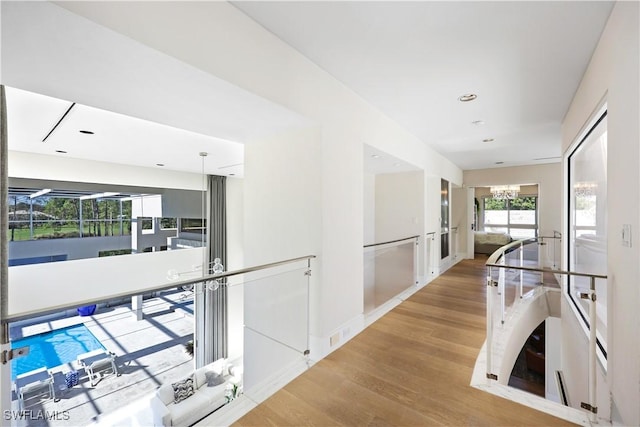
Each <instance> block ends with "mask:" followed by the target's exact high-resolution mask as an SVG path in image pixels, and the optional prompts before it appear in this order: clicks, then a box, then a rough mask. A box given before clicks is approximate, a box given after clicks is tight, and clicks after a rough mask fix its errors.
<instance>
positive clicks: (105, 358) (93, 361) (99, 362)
mask: <svg viewBox="0 0 640 427" xmlns="http://www.w3.org/2000/svg"><path fill="white" fill-rule="evenodd" d="M78 363H79V364H80V366H82V367H84V370H85V372H86V373H87V375H89V380H90V381H91V387H95V386H96V384H98V382H99V381H100V378H101V377H102V376H104V374H106V373H111V374H116V375H117V376H120V373H119V372H118V367H117V366H116V357H115V355H114V354H113V353H110V352H108V351H106V350H103V349H98V350H93V351H90V352H88V353H84V354H81V355H79V356H78ZM109 371H111V372H109ZM94 379H95V380H96V382H95V383H94V382H93V381H94Z"/></svg>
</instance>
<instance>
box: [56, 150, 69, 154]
mask: <svg viewBox="0 0 640 427" xmlns="http://www.w3.org/2000/svg"><path fill="white" fill-rule="evenodd" d="M56 153H60V154H67V152H66V151H64V150H56Z"/></svg>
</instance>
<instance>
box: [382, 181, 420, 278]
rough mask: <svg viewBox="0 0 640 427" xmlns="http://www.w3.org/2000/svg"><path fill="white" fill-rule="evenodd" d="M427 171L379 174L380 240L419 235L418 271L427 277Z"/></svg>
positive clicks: (385, 240)
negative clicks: (425, 181) (425, 243)
mask: <svg viewBox="0 0 640 427" xmlns="http://www.w3.org/2000/svg"><path fill="white" fill-rule="evenodd" d="M424 194H425V190H424V173H423V172H422V171H418V172H404V173H392V174H379V175H376V177H375V236H376V243H380V242H387V241H391V240H396V239H403V238H405V237H411V236H419V246H418V265H417V266H416V268H417V274H418V276H419V277H424V274H425V273H424V271H425V261H424V259H425V247H424V235H425V231H424V218H425V214H424V210H425V202H424Z"/></svg>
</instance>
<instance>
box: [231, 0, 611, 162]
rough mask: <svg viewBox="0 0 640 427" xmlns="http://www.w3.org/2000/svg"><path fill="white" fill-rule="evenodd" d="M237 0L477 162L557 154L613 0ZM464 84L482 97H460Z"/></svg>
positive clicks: (374, 100)
mask: <svg viewBox="0 0 640 427" xmlns="http://www.w3.org/2000/svg"><path fill="white" fill-rule="evenodd" d="M234 5H235V6H236V7H237V8H238V9H240V10H242V11H244V12H245V13H246V14H247V15H249V16H250V17H251V18H253V19H254V20H255V21H257V22H258V23H260V24H261V25H263V26H264V27H265V28H266V29H268V30H270V31H271V32H273V33H274V34H276V35H277V36H278V37H280V38H281V39H282V40H284V41H285V42H286V43H288V44H289V45H291V46H293V47H294V48H296V49H297V50H298V51H300V52H301V53H302V54H303V55H305V56H307V57H308V58H309V59H310V60H312V61H313V62H315V63H316V64H318V65H319V66H320V67H321V68H323V69H325V70H326V71H328V72H329V73H331V74H332V75H333V76H335V77H336V78H337V79H338V80H340V81H342V82H343V83H345V84H346V85H347V86H349V87H350V88H351V89H353V90H354V91H355V92H356V93H358V94H359V95H360V96H362V97H363V98H364V99H365V100H366V101H368V102H369V103H370V104H372V105H374V106H375V107H377V108H378V109H380V110H381V111H382V112H384V113H385V114H387V115H388V116H389V117H391V118H392V119H394V120H395V121H397V122H398V123H399V124H400V125H402V126H404V127H405V128H406V129H408V130H409V131H410V132H412V133H413V134H414V135H416V136H418V137H419V138H421V139H422V140H423V141H424V142H426V143H428V144H430V145H431V146H432V147H433V148H434V149H436V150H437V151H438V152H440V153H442V154H443V155H445V156H446V157H447V158H449V159H450V160H452V161H453V162H454V163H455V164H457V165H458V166H459V167H461V168H462V169H478V168H487V167H495V162H497V161H501V162H504V166H513V165H521V164H535V163H540V162H553V161H559V156H560V154H561V153H560V152H561V135H560V124H561V122H562V120H563V118H564V115H565V113H566V111H567V109H568V107H569V104H570V102H571V100H572V97H573V94H574V93H575V91H576V89H577V87H578V84H579V82H580V80H581V78H582V76H583V74H584V72H585V70H586V67H587V64H588V62H589V60H590V58H591V55H592V53H593V51H594V49H595V46H596V44H597V41H598V39H599V37H600V34H601V32H602V30H603V28H604V25H605V23H606V20H607V18H608V16H609V13H610V11H611V8H612V7H613V2H597V1H585V2H582V1H554V2H538V1H531V2H523V1H515V2H455V1H448V2H435V1H425V2H392V1H388V2H260V1H258V2H245V1H241V2H234ZM465 93H475V94H477V95H478V98H477V99H476V100H475V101H472V102H468V103H461V102H459V101H458V97H459V96H460V95H462V94H465ZM478 120H481V121H483V122H484V124H483V125H475V124H472V122H474V121H478ZM489 138H493V139H494V142H493V143H483V140H484V139H489ZM535 159H547V160H535Z"/></svg>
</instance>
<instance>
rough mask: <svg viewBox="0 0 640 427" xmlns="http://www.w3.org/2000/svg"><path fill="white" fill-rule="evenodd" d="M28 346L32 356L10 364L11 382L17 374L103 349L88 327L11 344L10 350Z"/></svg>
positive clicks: (56, 332) (49, 333)
mask: <svg viewBox="0 0 640 427" xmlns="http://www.w3.org/2000/svg"><path fill="white" fill-rule="evenodd" d="M24 346H29V354H28V355H27V356H25V357H19V358H17V359H15V360H12V361H11V379H15V378H16V375H20V374H22V373H25V372H29V371H32V370H34V369H38V368H41V367H43V366H46V367H47V368H49V369H51V368H53V367H56V366H59V365H64V364H67V363H69V362H73V361H75V360H76V358H77V357H78V355H80V354H83V353H87V352H89V351H92V350H98V349H104V346H103V345H102V344H101V343H100V341H98V339H97V338H96V337H95V336H94V335H93V334H92V333H91V331H90V330H89V329H88V328H87V327H86V326H85V325H76V326H70V327H68V328H62V329H56V330H55V331H50V332H45V333H43V334H38V335H32V336H30V337H26V338H22V339H19V340H15V341H12V342H11V348H18V347H24Z"/></svg>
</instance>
